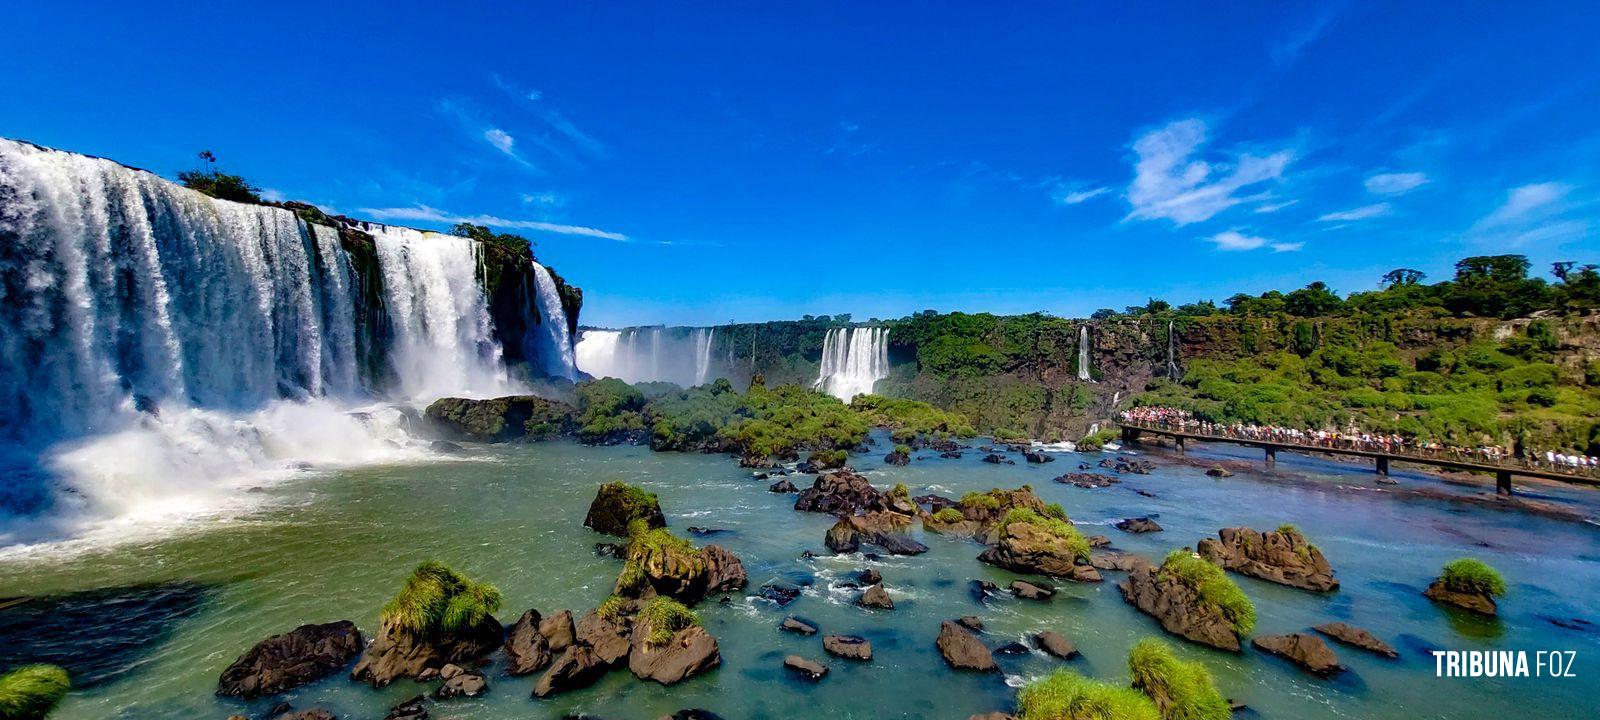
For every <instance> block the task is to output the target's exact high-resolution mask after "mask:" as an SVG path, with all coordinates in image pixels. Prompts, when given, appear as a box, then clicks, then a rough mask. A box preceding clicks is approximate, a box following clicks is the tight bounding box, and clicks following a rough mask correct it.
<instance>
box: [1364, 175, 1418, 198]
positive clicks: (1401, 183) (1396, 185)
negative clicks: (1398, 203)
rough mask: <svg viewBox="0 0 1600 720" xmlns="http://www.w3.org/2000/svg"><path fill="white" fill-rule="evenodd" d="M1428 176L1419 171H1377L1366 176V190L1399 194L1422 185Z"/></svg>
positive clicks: (1383, 193)
mask: <svg viewBox="0 0 1600 720" xmlns="http://www.w3.org/2000/svg"><path fill="white" fill-rule="evenodd" d="M1427 182H1428V176H1427V175H1425V174H1423V173H1419V172H1403V173H1379V174H1377V175H1373V176H1372V177H1369V178H1367V182H1366V183H1365V184H1366V187H1367V192H1371V193H1377V194H1379V195H1401V194H1404V193H1408V192H1411V191H1412V190H1415V189H1417V188H1419V187H1422V186H1423V185H1424V184H1426V183H1427Z"/></svg>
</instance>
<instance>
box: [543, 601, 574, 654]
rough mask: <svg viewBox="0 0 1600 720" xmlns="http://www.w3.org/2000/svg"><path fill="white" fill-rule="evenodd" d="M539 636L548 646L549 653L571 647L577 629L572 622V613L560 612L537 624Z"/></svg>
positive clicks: (568, 611) (569, 611)
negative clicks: (541, 636)
mask: <svg viewBox="0 0 1600 720" xmlns="http://www.w3.org/2000/svg"><path fill="white" fill-rule="evenodd" d="M539 634H540V635H543V636H544V639H545V641H546V642H548V643H549V644H550V652H551V653H558V652H561V651H562V650H566V649H567V647H568V646H570V645H572V640H573V638H574V637H576V636H577V629H576V628H575V627H574V625H573V622H572V611H571V610H562V611H561V612H558V613H556V614H554V615H551V616H550V617H547V618H545V619H544V620H541V621H540V622H539Z"/></svg>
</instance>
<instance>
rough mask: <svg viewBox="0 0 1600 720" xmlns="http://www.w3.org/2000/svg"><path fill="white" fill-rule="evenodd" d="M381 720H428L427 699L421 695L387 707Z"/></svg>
mask: <svg viewBox="0 0 1600 720" xmlns="http://www.w3.org/2000/svg"><path fill="white" fill-rule="evenodd" d="M383 720H428V705H427V699H426V698H424V697H423V696H421V695H417V696H415V697H412V698H411V699H410V700H406V701H403V702H401V703H400V704H398V705H395V706H394V707H392V708H389V714H387V715H384V716H383Z"/></svg>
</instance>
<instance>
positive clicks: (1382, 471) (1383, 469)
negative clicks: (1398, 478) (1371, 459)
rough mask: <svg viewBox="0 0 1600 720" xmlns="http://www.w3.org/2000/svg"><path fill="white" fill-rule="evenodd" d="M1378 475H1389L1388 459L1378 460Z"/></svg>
mask: <svg viewBox="0 0 1600 720" xmlns="http://www.w3.org/2000/svg"><path fill="white" fill-rule="evenodd" d="M1378 474H1379V475H1384V476H1387V475H1388V474H1389V458H1386V457H1381V458H1378Z"/></svg>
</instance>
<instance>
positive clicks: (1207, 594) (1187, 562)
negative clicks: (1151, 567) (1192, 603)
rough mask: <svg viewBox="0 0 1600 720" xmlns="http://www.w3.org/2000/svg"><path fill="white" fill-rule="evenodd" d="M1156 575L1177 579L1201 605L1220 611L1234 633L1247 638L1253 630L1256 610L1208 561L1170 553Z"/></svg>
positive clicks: (1177, 552)
mask: <svg viewBox="0 0 1600 720" xmlns="http://www.w3.org/2000/svg"><path fill="white" fill-rule="evenodd" d="M1160 572H1161V575H1162V576H1163V577H1175V578H1177V579H1178V580H1179V581H1180V582H1182V583H1183V584H1185V585H1188V586H1189V588H1190V589H1192V590H1194V591H1195V594H1197V595H1199V596H1200V601H1201V602H1203V603H1206V604H1208V605H1212V606H1215V607H1216V608H1218V609H1219V610H1221V611H1222V614H1223V616H1224V617H1226V618H1228V622H1229V623H1230V624H1231V625H1233V629H1234V631H1235V632H1237V633H1239V634H1240V635H1248V634H1250V631H1251V630H1254V629H1255V626H1256V606H1255V605H1254V604H1253V603H1251V602H1250V598H1249V597H1248V596H1246V595H1245V594H1244V591H1243V590H1240V589H1239V586H1238V585H1237V584H1235V583H1234V582H1233V580H1232V579H1230V578H1229V577H1228V574H1227V573H1225V572H1223V571H1222V568H1219V567H1217V566H1216V565H1213V564H1212V563H1211V561H1209V560H1206V559H1204V558H1201V557H1199V556H1196V555H1195V554H1194V553H1192V552H1190V551H1188V550H1184V549H1179V550H1173V551H1172V552H1171V553H1169V554H1168V555H1167V558H1166V559H1165V560H1163V561H1162V562H1161V571H1160Z"/></svg>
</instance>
